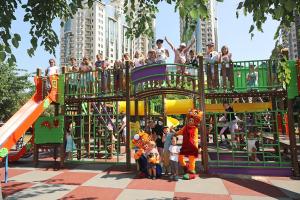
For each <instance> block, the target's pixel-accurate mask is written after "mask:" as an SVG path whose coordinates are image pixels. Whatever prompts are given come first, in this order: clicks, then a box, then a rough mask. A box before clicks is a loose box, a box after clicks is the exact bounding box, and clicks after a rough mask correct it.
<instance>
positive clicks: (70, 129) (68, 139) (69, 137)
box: [66, 122, 76, 160]
mask: <svg viewBox="0 0 300 200" xmlns="http://www.w3.org/2000/svg"><path fill="white" fill-rule="evenodd" d="M73 131H74V127H73V122H70V124H69V126H68V129H67V134H66V143H67V145H66V154H67V156H66V159H67V160H71V159H72V152H73V150H75V149H76V145H75V143H74V140H73V137H72V133H73Z"/></svg>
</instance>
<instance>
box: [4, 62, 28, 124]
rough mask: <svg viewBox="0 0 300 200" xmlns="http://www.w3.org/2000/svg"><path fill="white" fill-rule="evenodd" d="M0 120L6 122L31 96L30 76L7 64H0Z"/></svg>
mask: <svg viewBox="0 0 300 200" xmlns="http://www.w3.org/2000/svg"><path fill="white" fill-rule="evenodd" d="M0 74H1V75H0V120H2V121H6V120H7V119H8V118H9V117H11V116H12V115H13V114H14V113H15V112H16V111H17V110H18V109H19V108H20V107H21V106H22V105H23V104H24V103H25V102H26V101H27V100H28V99H29V98H30V96H31V94H32V91H33V85H32V83H31V82H30V81H29V78H30V74H28V73H27V72H26V71H24V70H20V69H17V68H16V66H14V65H13V66H12V65H9V64H8V63H0Z"/></svg>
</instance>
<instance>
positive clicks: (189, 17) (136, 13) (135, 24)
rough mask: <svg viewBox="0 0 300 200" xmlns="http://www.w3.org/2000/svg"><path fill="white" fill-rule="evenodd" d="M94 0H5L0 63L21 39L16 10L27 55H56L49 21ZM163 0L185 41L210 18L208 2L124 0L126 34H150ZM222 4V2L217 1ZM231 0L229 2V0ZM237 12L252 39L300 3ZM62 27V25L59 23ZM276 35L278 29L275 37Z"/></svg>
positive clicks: (248, 6) (261, 1)
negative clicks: (248, 19) (25, 26)
mask: <svg viewBox="0 0 300 200" xmlns="http://www.w3.org/2000/svg"><path fill="white" fill-rule="evenodd" d="M94 1H96V0H87V1H86V0H47V1H45V0H27V1H26V3H24V2H23V1H21V0H5V1H1V4H0V62H1V61H3V60H7V61H8V62H9V63H10V64H12V63H13V62H15V57H14V55H13V54H12V52H11V47H12V46H14V47H16V48H17V47H18V46H19V42H20V40H21V36H20V35H19V34H17V33H12V32H11V23H12V21H13V20H16V18H15V16H14V12H15V11H16V9H17V8H20V9H24V11H25V15H24V19H23V21H24V22H28V23H30V24H31V29H30V31H29V35H30V36H31V47H30V48H29V49H28V50H27V53H28V55H29V56H32V55H34V51H35V50H36V48H37V46H38V45H40V46H44V48H45V50H46V51H48V52H49V53H53V54H55V47H56V46H57V45H58V43H59V40H58V36H57V34H56V33H55V31H54V30H53V29H52V26H51V25H52V22H53V21H54V19H56V18H59V19H62V20H63V21H64V20H66V19H69V18H71V17H72V16H73V15H74V14H75V13H76V12H77V10H78V9H79V8H83V6H85V2H86V4H87V5H88V6H89V7H91V6H92V5H93V2H94ZM162 1H165V2H167V3H169V4H172V3H174V4H175V11H178V12H179V15H180V17H181V18H183V19H184V20H185V24H184V29H183V30H184V31H185V33H184V34H183V35H184V37H185V38H184V40H186V39H187V38H190V37H191V35H192V33H193V31H194V30H195V28H196V23H197V20H198V19H199V18H201V19H206V18H208V17H209V13H208V9H207V3H208V0H124V10H125V13H126V20H127V22H128V24H129V25H130V27H129V28H128V32H127V35H128V36H129V37H139V36H141V35H152V34H153V29H152V27H153V19H155V14H156V13H157V12H158V4H159V3H160V2H162ZM217 1H219V2H223V0H217ZM229 1H231V0H229ZM240 12H243V13H244V14H245V15H247V14H252V16H253V24H252V25H251V26H250V30H249V33H250V34H251V36H253V30H254V29H255V27H256V28H257V30H259V31H263V29H262V25H263V24H264V23H265V22H266V20H267V16H268V15H270V16H271V17H272V18H273V19H275V20H278V21H280V25H281V26H287V27H289V26H290V23H291V22H294V21H295V15H299V12H300V0H244V1H241V2H240V3H239V4H238V7H237V13H236V14H237V17H238V16H239V14H240ZM61 25H63V23H62V24H61ZM278 36H279V29H278V30H277V32H276V33H275V37H276V38H277V37H278Z"/></svg>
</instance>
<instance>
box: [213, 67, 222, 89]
mask: <svg viewBox="0 0 300 200" xmlns="http://www.w3.org/2000/svg"><path fill="white" fill-rule="evenodd" d="M213 81H214V82H213V85H214V89H219V88H220V82H219V66H218V63H214V78H213Z"/></svg>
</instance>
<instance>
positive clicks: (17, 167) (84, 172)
mask: <svg viewBox="0 0 300 200" xmlns="http://www.w3.org/2000/svg"><path fill="white" fill-rule="evenodd" d="M52 165H53V164H51V163H48V164H44V165H42V167H41V168H33V167H31V166H30V165H22V164H14V165H13V166H11V167H10V168H9V181H8V183H7V184H5V183H2V194H3V197H4V199H30V200H32V199H38V200H43V199H47V200H49V199H63V200H67V199H71V200H79V199H86V200H96V199H105V200H110V199H118V200H135V199H136V200H154V199H155V200H156V199H157V200H164V199H174V200H193V199H195V200H202V199H205V200H212V199H222V200H227V199H233V200H252V199H253V200H258V199H262V200H269V199H282V200H284V199H300V181H299V180H292V179H290V178H289V177H267V176H247V175H209V176H204V175H201V176H197V178H196V179H194V180H190V181H185V180H181V179H180V180H179V181H178V182H174V181H170V180H169V179H168V178H166V177H163V178H162V179H157V180H149V179H140V178H138V176H137V175H136V172H135V171H133V170H130V171H127V170H126V168H125V167H124V166H112V165H108V164H74V165H73V164H68V165H67V166H68V167H66V168H65V169H62V170H56V169H55V168H53V166H52ZM0 174H1V178H2V180H3V178H4V176H3V175H4V169H3V168H2V169H1V172H0Z"/></svg>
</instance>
